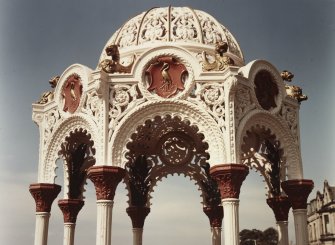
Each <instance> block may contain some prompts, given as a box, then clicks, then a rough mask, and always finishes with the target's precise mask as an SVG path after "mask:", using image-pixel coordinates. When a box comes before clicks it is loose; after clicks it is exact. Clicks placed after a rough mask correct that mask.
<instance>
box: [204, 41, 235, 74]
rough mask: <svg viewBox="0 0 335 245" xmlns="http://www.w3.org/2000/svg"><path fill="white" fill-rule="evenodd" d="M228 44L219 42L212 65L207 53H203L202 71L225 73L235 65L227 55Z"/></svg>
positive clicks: (216, 45)
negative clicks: (224, 71) (225, 70)
mask: <svg viewBox="0 0 335 245" xmlns="http://www.w3.org/2000/svg"><path fill="white" fill-rule="evenodd" d="M227 51H228V43H227V42H223V41H219V42H217V43H216V44H215V57H214V58H215V60H214V62H212V63H210V62H209V61H208V59H207V54H206V52H205V51H203V52H202V60H203V63H202V69H203V71H223V70H224V69H226V68H227V67H229V66H232V65H235V62H234V60H233V59H232V58H230V57H229V56H228V55H227Z"/></svg>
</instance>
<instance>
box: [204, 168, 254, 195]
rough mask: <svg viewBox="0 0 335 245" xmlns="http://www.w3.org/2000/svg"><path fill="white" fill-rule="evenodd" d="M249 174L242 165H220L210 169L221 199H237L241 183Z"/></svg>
mask: <svg viewBox="0 0 335 245" xmlns="http://www.w3.org/2000/svg"><path fill="white" fill-rule="evenodd" d="M248 173H249V169H248V167H247V166H245V165H243V164H221V165H215V166H214V167H211V169H210V174H211V175H212V178H213V179H215V180H216V181H217V183H218V186H219V189H220V193H221V198H222V199H225V198H237V199H238V198H239V196H240V189H241V186H242V182H243V181H244V180H245V178H246V176H247V175H248Z"/></svg>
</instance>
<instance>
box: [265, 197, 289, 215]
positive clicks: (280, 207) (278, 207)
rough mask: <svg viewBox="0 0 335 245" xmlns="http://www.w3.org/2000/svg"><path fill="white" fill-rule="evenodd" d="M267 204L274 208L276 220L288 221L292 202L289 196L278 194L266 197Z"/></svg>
mask: <svg viewBox="0 0 335 245" xmlns="http://www.w3.org/2000/svg"><path fill="white" fill-rule="evenodd" d="M266 202H267V204H268V205H269V207H270V208H271V209H272V210H273V213H274V215H275V217H276V221H288V212H289V211H290V208H291V203H290V201H289V200H288V197H287V196H276V197H271V198H268V199H266Z"/></svg>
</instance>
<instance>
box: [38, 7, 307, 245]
mask: <svg viewBox="0 0 335 245" xmlns="http://www.w3.org/2000/svg"><path fill="white" fill-rule="evenodd" d="M219 41H221V42H225V43H226V44H227V52H226V53H225V56H226V57H228V58H229V59H230V60H232V61H233V62H234V64H233V65H229V66H227V67H225V68H224V69H222V70H210V71H209V70H206V69H205V68H204V67H205V66H204V64H203V63H204V60H203V55H204V54H205V56H206V57H207V58H208V60H209V61H210V62H216V61H217V59H218V54H217V53H216V51H215V45H216V43H217V42H219ZM111 44H115V45H118V46H119V55H120V64H121V65H124V66H127V65H129V64H131V63H132V62H133V66H132V69H131V71H130V72H129V73H123V72H114V73H106V72H105V71H104V70H103V69H102V68H101V62H103V61H104V60H109V59H111V57H110V56H108V55H107V54H106V52H105V48H106V47H108V46H109V45H111ZM105 48H103V50H102V53H101V56H100V59H99V63H98V64H97V67H96V68H88V67H86V66H85V65H81V64H73V65H71V66H69V67H68V68H67V69H66V70H65V71H64V72H63V73H62V74H61V75H60V78H59V80H58V83H57V85H56V87H55V89H54V91H53V94H54V97H53V99H52V100H49V101H47V102H46V103H35V104H33V116H32V118H33V121H34V122H35V123H36V124H37V125H38V127H39V131H40V146H39V167H38V182H39V183H54V181H55V177H56V174H55V169H56V167H57V166H56V161H57V159H59V158H63V159H64V160H65V161H64V166H63V168H64V176H65V178H64V187H63V188H65V191H64V195H65V196H64V198H69V197H68V195H69V194H68V193H69V185H70V184H69V179H70V178H69V167H68V164H67V162H66V159H65V158H64V156H60V153H59V152H60V150H61V147H62V145H64V142H66V139H67V138H68V137H70V134H71V133H73V132H77V131H80V130H81V131H83V130H84V131H85V132H86V133H87V135H89V137H90V140H91V141H93V142H94V145H93V147H94V152H92V155H94V159H95V165H109V166H118V167H121V168H125V166H126V164H127V162H128V159H127V152H129V149H128V148H127V145H128V144H129V143H131V142H132V140H133V139H132V135H133V134H135V133H137V132H138V129H139V128H140V127H142V126H144V125H145V124H146V122H147V121H148V120H151V121H153V120H154V118H155V117H160V118H162V119H164V118H166V117H167V116H170V117H171V118H179V119H181V121H182V122H184V123H185V124H187V125H189V127H196V128H197V129H198V133H199V135H203V139H202V142H203V143H204V144H207V145H208V148H207V149H206V152H207V153H208V155H209V159H208V163H209V164H210V166H211V167H212V166H215V165H218V164H225V163H243V164H246V165H248V166H249V167H250V168H254V169H256V170H258V171H259V172H260V173H261V174H262V175H263V176H264V178H265V183H266V185H267V188H268V190H269V193H268V195H269V196H271V193H270V189H271V188H270V185H271V183H270V181H269V178H270V177H269V176H270V175H269V172H270V171H271V164H270V163H269V161H268V160H267V159H266V158H264V156H262V155H261V154H260V153H259V149H255V147H256V146H258V147H259V144H258V143H259V142H258V143H257V142H256V141H255V139H252V137H251V136H250V135H257V134H262V135H267V136H268V137H270V138H271V139H272V140H273V141H274V142H279V145H280V149H282V155H281V170H280V171H281V172H280V180H281V181H285V180H287V179H302V178H303V168H302V162H301V154H300V136H299V116H298V115H299V107H300V104H299V102H298V101H297V100H295V99H294V98H292V97H290V96H288V95H287V94H286V90H285V82H284V81H283V79H282V78H281V75H280V72H279V71H278V70H277V69H276V68H275V66H274V65H272V64H271V63H269V62H268V61H265V60H255V61H252V62H250V63H248V64H245V61H244V57H243V54H242V51H241V49H240V47H239V45H238V43H237V41H236V40H235V38H234V37H233V35H232V34H231V33H230V32H229V31H228V29H227V28H226V27H224V26H223V25H221V24H220V23H219V22H218V21H217V20H216V19H214V18H213V17H212V16H210V15H209V14H207V13H205V12H203V11H200V10H193V9H191V8H187V7H167V8H153V9H151V10H149V11H147V12H143V13H142V14H139V15H138V16H136V17H134V18H132V19H130V20H129V21H128V22H126V23H125V25H123V26H122V27H121V28H120V29H119V30H117V31H116V32H115V33H114V34H113V35H112V37H111V38H110V39H109V40H108V42H107V43H106V45H105ZM160 57H172V58H173V59H174V60H177V61H178V62H179V63H180V64H182V65H184V67H185V68H186V70H187V75H186V76H185V77H184V78H183V85H184V89H182V90H180V91H178V92H177V93H176V94H174V95H173V96H171V97H168V98H165V97H161V96H159V95H158V94H157V93H156V92H155V91H152V90H151V91H149V89H148V88H149V85H150V82H149V80H148V79H149V78H148V74H147V72H146V71H147V70H148V68H149V66H150V65H151V64H153V63H154V62H156V60H157V59H158V58H160ZM260 73H265V74H266V75H267V76H268V77H269V78H270V81H269V83H271V86H272V87H271V86H270V87H271V89H272V90H273V91H275V92H273V94H274V98H272V99H273V101H272V100H271V98H270V100H271V101H270V102H269V101H265V102H262V98H260V97H259V95H257V93H258V92H259V91H257V89H258V90H259V88H257V86H258V85H256V83H255V81H256V80H257V79H256V77H257V76H258V75H259V74H260ZM72 74H77V75H79V77H80V82H81V86H82V87H81V96H80V103H79V105H78V107H77V108H76V110H75V111H74V112H73V113H70V112H68V111H65V110H64V103H66V102H65V97H64V96H65V95H64V89H65V86H67V85H66V82H67V80H68V78H69V76H71V75H72ZM71 86H72V85H71ZM271 89H270V90H271ZM73 91H74V90H73ZM73 96H74V95H73ZM72 99H73V100H76V99H79V98H77V97H75V96H74V97H73V98H72ZM264 103H265V106H264ZM269 103H272V105H271V106H270V108H268V109H266V108H265V107H266V106H267V104H269ZM246 138H250V139H251V140H246ZM255 142H256V143H255ZM191 167H192V166H191V165H190V164H185V165H184V166H181V167H180V169H179V170H175V169H173V168H166V169H167V171H166V172H164V173H161V172H157V174H156V175H155V181H153V185H154V184H156V182H157V181H160V180H161V179H162V177H165V176H167V175H169V174H172V173H175V172H176V171H180V172H181V173H183V174H185V175H188V174H187V172H185V171H188V169H190V168H191ZM199 169H200V168H199ZM192 176H193V177H192V178H194V179H195V180H196V181H197V182H199V183H200V180H202V178H203V176H200V174H199V175H197V173H196V174H193V175H192ZM150 191H153V188H152V187H151V189H150ZM149 194H150V193H149ZM204 196H205V195H203V197H204ZM97 206H98V220H97V222H98V223H97V243H96V244H97V245H103V244H104V245H109V244H110V241H111V217H112V201H108V200H106V201H105V200H104V201H98V204H97ZM223 206H224V208H225V212H226V211H227V216H226V214H225V220H224V224H225V226H226V227H224V228H223V230H224V236H225V237H224V240H225V241H226V245H229V244H234V245H237V244H238V243H239V240H238V232H239V231H238V199H237V200H231V201H229V202H228V201H227V200H226V201H225V203H223ZM229 215H231V217H230V216H229ZM296 217H297V216H296ZM299 217H302V216H300V215H299ZM297 218H298V217H297ZM38 222H39V226H41V227H42V223H43V222H46V221H43V222H42V221H38ZM279 226H280V227H281V226H282V224H281V225H279ZM73 229H74V227H73ZM280 229H282V228H280ZM282 230H283V229H282ZM69 231H70V230H69ZM220 231H221V229H220V228H214V230H213V234H212V236H213V244H215V245H219V244H220V242H218V240H221V234H220ZM299 231H300V230H299ZM38 232H40V231H38ZM301 232H304V231H301ZM71 234H72V233H71ZM282 235H283V236H284V240H283V241H285V242H282V243H281V244H286V236H287V234H282ZM72 239H73V238H71V239H70V240H72ZM72 241H73V240H72ZM71 243H72V242H70V241H69V242H67V244H71ZM141 243H142V230H136V229H135V230H134V244H141ZM38 244H46V243H44V242H41V243H38Z"/></svg>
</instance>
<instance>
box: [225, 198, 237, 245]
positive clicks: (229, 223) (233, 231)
mask: <svg viewBox="0 0 335 245" xmlns="http://www.w3.org/2000/svg"><path fill="white" fill-rule="evenodd" d="M222 206H223V213H224V219H223V227H224V231H223V232H224V241H225V243H224V244H225V245H239V243H240V242H239V241H240V239H239V214H238V207H239V199H237V198H226V199H222Z"/></svg>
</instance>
